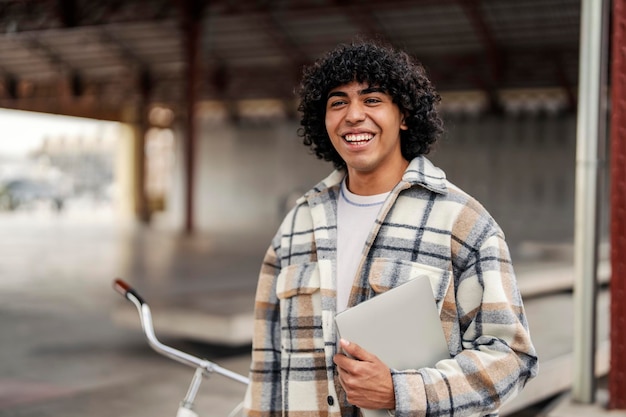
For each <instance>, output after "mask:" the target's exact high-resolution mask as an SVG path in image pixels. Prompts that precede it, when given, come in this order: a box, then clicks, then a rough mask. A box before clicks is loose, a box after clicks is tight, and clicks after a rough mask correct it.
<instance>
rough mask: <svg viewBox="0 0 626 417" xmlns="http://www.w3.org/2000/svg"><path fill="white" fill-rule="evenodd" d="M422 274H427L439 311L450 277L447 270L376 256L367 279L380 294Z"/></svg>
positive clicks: (450, 274)
mask: <svg viewBox="0 0 626 417" xmlns="http://www.w3.org/2000/svg"><path fill="white" fill-rule="evenodd" d="M422 275H426V276H428V279H429V280H430V286H431V287H432V290H433V296H434V297H435V300H436V301H437V310H438V311H439V313H441V309H442V307H443V299H444V298H445V296H446V293H447V291H448V290H449V287H450V279H451V278H452V273H451V272H450V271H448V270H445V269H440V268H437V267H434V266H431V265H425V264H421V263H417V262H410V261H405V260H402V259H389V258H377V259H374V260H373V262H372V266H371V268H370V272H369V278H368V279H369V284H370V286H371V287H372V290H373V291H374V292H375V293H378V294H380V293H383V292H385V291H388V290H390V289H391V288H394V287H397V286H398V285H402V284H404V283H405V282H408V281H410V280H411V279H414V278H417V277H419V276H422Z"/></svg>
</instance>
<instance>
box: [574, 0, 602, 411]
mask: <svg viewBox="0 0 626 417" xmlns="http://www.w3.org/2000/svg"><path fill="white" fill-rule="evenodd" d="M603 3H604V1H603V0H582V3H581V20H580V23H581V31H580V58H579V59H580V63H579V81H578V83H579V87H578V117H577V123H578V124H577V138H576V141H577V148H576V211H575V230H574V278H575V281H574V362H575V363H574V381H573V386H572V400H573V401H576V402H581V403H587V404H589V403H593V402H594V401H595V348H596V292H597V284H596V272H597V263H598V260H597V247H598V244H597V243H598V233H597V229H598V178H599V177H598V139H599V138H598V136H599V126H600V124H599V118H600V80H601V78H602V75H601V67H602V65H601V58H602V52H601V51H602V48H603V45H602V23H603Z"/></svg>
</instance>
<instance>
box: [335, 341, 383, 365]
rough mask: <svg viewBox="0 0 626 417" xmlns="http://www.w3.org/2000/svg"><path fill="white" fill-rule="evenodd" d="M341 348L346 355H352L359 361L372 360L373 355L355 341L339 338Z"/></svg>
mask: <svg viewBox="0 0 626 417" xmlns="http://www.w3.org/2000/svg"><path fill="white" fill-rule="evenodd" d="M340 344H341V348H342V349H343V351H344V352H346V353H347V354H348V355H350V356H352V357H353V358H354V359H358V360H360V361H368V362H372V361H373V359H374V358H375V356H374V355H372V354H371V353H369V352H368V351H366V350H365V349H363V348H362V347H361V346H359V345H357V344H356V343H352V342H350V341H348V340H345V339H341V340H340Z"/></svg>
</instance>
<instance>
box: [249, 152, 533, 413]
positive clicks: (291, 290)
mask: <svg viewBox="0 0 626 417" xmlns="http://www.w3.org/2000/svg"><path fill="white" fill-rule="evenodd" d="M344 175H345V172H343V171H334V172H333V173H332V174H331V175H330V176H328V177H327V178H326V179H325V180H323V181H322V182H320V183H319V184H318V185H317V186H315V187H314V188H313V189H312V190H310V191H309V192H308V193H307V194H305V195H304V196H303V197H302V198H300V199H299V200H298V202H297V204H296V206H295V207H294V208H293V209H292V210H291V212H290V213H289V214H288V215H287V216H286V218H285V220H284V221H283V223H282V225H281V226H280V229H279V231H278V233H277V234H276V236H275V237H274V239H273V240H272V243H271V245H270V247H269V249H268V251H267V253H266V256H265V259H264V261H263V265H262V268H261V272H260V277H259V282H258V288H257V295H256V300H255V316H254V317H255V324H254V336H253V346H252V363H251V367H250V381H251V382H250V385H249V387H248V390H247V392H246V397H245V412H246V414H247V415H248V416H250V417H270V416H279V415H282V416H285V417H314V416H328V417H339V416H340V415H341V416H344V417H347V416H355V417H356V416H358V414H359V411H358V409H357V408H356V407H353V406H351V405H350V404H348V403H347V401H346V399H345V393H344V392H343V389H342V387H341V385H340V384H339V381H338V379H337V372H336V369H335V365H334V364H333V361H332V358H333V356H334V355H335V353H336V352H337V334H336V330H335V326H334V316H335V312H336V299H335V288H336V285H335V274H336V249H337V248H336V233H337V227H336V214H337V196H338V193H339V186H340V182H341V180H342V179H343V177H344ZM423 274H427V275H428V276H429V277H430V281H431V284H432V288H433V292H434V295H435V299H436V300H437V307H438V309H439V314H440V319H441V324H442V326H443V329H444V334H445V336H446V338H447V341H448V347H449V350H450V359H445V360H442V361H440V362H438V363H437V364H436V365H435V366H434V367H432V368H422V369H399V370H394V369H392V370H391V373H392V380H393V384H394V391H395V400H396V408H395V410H393V412H394V413H395V416H396V417H417V416H452V415H454V416H456V417H461V416H497V415H498V408H499V407H500V406H501V405H502V403H503V402H504V401H505V400H506V399H508V398H511V397H512V396H514V395H515V394H516V393H517V392H518V391H519V390H521V389H522V387H523V386H524V385H525V383H526V382H527V380H528V379H530V378H532V377H533V376H534V375H535V374H536V372H537V357H536V353H535V350H534V347H533V345H532V342H531V339H530V335H529V332H528V325H527V322H526V317H525V314H524V308H523V305H522V300H521V297H520V294H519V291H518V289H517V284H516V281H515V275H514V272H513V268H512V264H511V259H510V255H509V251H508V247H507V245H506V243H505V241H504V235H503V233H502V231H501V229H500V228H499V226H498V225H497V224H496V223H495V221H494V220H493V219H492V217H491V216H490V215H489V214H488V213H487V212H486V210H485V209H484V208H483V207H482V206H481V205H480V204H479V203H478V202H477V201H476V200H474V199H472V198H471V197H469V196H468V195H467V194H465V193H464V192H462V191H461V190H459V189H458V188H457V187H455V186H454V185H452V184H451V183H450V182H448V181H447V180H446V178H445V174H444V173H443V171H441V170H440V169H438V168H436V167H435V166H434V165H432V163H431V162H430V161H429V160H428V159H426V158H425V157H417V158H415V159H414V160H413V161H411V163H410V165H409V167H408V168H407V170H406V172H405V173H404V175H403V178H402V180H401V181H400V183H399V184H398V185H397V186H396V187H395V188H394V189H393V190H392V192H391V193H390V195H389V197H388V198H387V200H386V202H385V203H384V205H383V207H382V209H381V212H380V214H379V216H378V218H377V220H376V222H375V225H374V227H373V230H372V231H371V234H370V235H369V238H368V240H367V243H366V245H365V248H364V250H363V254H362V259H361V263H360V267H359V270H358V273H357V276H356V277H355V280H354V285H353V288H352V292H351V296H350V301H349V305H356V304H358V303H359V302H361V301H363V300H366V299H368V298H370V297H373V296H375V295H376V294H377V293H381V292H384V291H387V290H388V289H390V288H392V287H395V286H397V285H399V284H401V283H403V282H405V281H407V280H408V279H410V278H412V277H415V276H418V275H423ZM410 320H411V318H410V317H407V321H410Z"/></svg>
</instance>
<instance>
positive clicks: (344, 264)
mask: <svg viewBox="0 0 626 417" xmlns="http://www.w3.org/2000/svg"><path fill="white" fill-rule="evenodd" d="M388 195H389V192H386V193H383V194H376V195H366V196H364V195H356V194H352V193H351V192H350V191H349V190H348V187H346V182H345V180H344V181H343V182H342V183H341V192H340V194H339V201H338V202H337V312H338V313H339V312H341V311H343V310H345V309H346V307H347V306H348V299H349V298H350V291H351V290H352V284H353V283H354V279H355V274H356V272H357V269H358V267H359V263H360V261H361V257H362V254H363V248H364V247H365V242H366V240H367V237H368V236H369V234H370V232H371V230H372V228H373V226H374V221H375V220H376V216H377V215H378V212H379V211H380V208H381V206H382V205H383V203H384V202H385V199H386V198H387V196H388Z"/></svg>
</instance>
